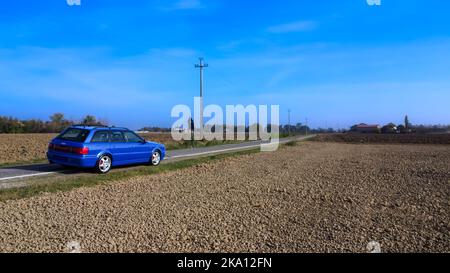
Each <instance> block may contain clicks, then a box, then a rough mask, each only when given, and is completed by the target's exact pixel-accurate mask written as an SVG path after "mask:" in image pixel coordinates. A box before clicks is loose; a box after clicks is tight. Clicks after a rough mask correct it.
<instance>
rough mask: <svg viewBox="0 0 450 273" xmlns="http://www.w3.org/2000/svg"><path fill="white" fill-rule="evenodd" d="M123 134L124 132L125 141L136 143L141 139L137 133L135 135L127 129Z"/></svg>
mask: <svg viewBox="0 0 450 273" xmlns="http://www.w3.org/2000/svg"><path fill="white" fill-rule="evenodd" d="M124 134H125V139H126V140H127V142H130V143H138V142H141V141H142V138H140V137H139V136H138V135H136V134H135V133H133V132H130V131H128V132H125V133H124Z"/></svg>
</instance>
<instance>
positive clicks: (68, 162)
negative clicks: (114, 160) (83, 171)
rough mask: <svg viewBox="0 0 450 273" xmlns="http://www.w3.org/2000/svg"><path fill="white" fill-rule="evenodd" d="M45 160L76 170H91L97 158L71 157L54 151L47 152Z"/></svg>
mask: <svg viewBox="0 0 450 273" xmlns="http://www.w3.org/2000/svg"><path fill="white" fill-rule="evenodd" d="M47 159H48V160H49V161H51V162H53V163H56V164H60V165H65V166H73V167H78V168H93V167H95V164H96V163H97V157H94V156H89V155H72V154H66V153H60V152H56V151H48V152H47Z"/></svg>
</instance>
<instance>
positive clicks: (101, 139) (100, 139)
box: [91, 131, 109, 143]
mask: <svg viewBox="0 0 450 273" xmlns="http://www.w3.org/2000/svg"><path fill="white" fill-rule="evenodd" d="M91 142H92V143H105V142H109V138H108V131H98V132H96V133H95V134H94V136H93V137H92V140H91Z"/></svg>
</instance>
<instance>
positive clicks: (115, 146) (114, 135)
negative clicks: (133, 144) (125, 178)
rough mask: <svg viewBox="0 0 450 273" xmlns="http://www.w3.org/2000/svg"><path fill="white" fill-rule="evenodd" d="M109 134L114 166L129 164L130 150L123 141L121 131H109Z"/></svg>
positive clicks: (123, 137)
mask: <svg viewBox="0 0 450 273" xmlns="http://www.w3.org/2000/svg"><path fill="white" fill-rule="evenodd" d="M109 134H110V135H109V139H110V143H111V153H112V156H113V164H114V166H118V165H126V164H129V163H130V162H131V161H132V157H131V156H130V151H131V149H130V147H129V144H128V143H127V141H126V140H125V136H124V134H123V131H120V130H111V131H109Z"/></svg>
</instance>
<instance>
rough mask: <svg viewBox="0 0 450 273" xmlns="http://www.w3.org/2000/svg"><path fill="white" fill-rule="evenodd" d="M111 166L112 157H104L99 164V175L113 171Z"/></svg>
mask: <svg viewBox="0 0 450 273" xmlns="http://www.w3.org/2000/svg"><path fill="white" fill-rule="evenodd" d="M111 166H112V160H111V157H110V156H108V155H104V156H102V157H101V158H100V159H99V160H98V162H97V171H98V172H99V173H108V172H109V171H110V170H111Z"/></svg>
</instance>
